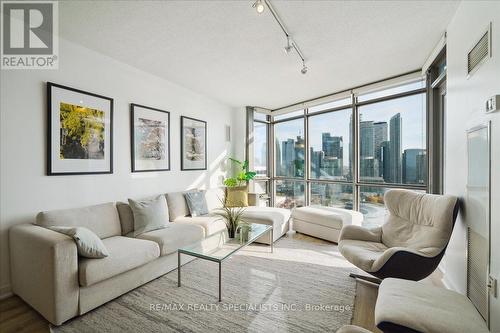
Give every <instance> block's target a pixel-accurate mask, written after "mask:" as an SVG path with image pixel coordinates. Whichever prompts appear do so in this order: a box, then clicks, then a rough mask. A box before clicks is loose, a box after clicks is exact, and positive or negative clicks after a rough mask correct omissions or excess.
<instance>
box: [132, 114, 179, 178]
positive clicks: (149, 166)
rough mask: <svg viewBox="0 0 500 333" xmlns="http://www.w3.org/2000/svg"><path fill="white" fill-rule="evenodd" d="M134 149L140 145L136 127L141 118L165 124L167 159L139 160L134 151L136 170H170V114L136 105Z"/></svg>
mask: <svg viewBox="0 0 500 333" xmlns="http://www.w3.org/2000/svg"><path fill="white" fill-rule="evenodd" d="M133 108H134V122H133V124H134V138H133V140H134V147H133V149H134V150H135V145H136V144H138V142H135V126H136V124H138V123H139V118H143V119H148V120H158V121H164V122H165V133H164V135H165V159H164V160H142V159H138V158H137V155H136V154H135V151H134V161H133V162H134V169H135V170H137V171H141V170H155V169H170V161H169V159H170V158H169V156H170V142H169V139H170V137H169V134H170V133H169V127H170V124H169V119H168V118H169V114H168V113H166V112H159V111H154V110H151V109H148V108H144V107H141V106H138V105H134V106H133Z"/></svg>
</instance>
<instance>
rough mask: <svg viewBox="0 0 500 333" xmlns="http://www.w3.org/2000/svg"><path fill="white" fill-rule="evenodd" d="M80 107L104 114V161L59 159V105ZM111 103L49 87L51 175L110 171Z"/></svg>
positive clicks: (98, 98)
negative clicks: (65, 104) (66, 104)
mask: <svg viewBox="0 0 500 333" xmlns="http://www.w3.org/2000/svg"><path fill="white" fill-rule="evenodd" d="M61 103H68V104H73V105H81V106H85V107H87V108H91V109H97V110H99V111H103V112H104V159H102V160H91V159H85V160H84V159H64V160H61V159H60V150H61V131H60V128H61V120H60V105H61ZM110 106H111V103H110V101H109V100H107V99H103V98H100V97H95V96H90V95H86V94H82V93H79V92H76V91H72V90H67V89H63V88H59V87H56V86H52V87H51V105H50V111H51V131H52V133H50V135H51V143H50V144H51V151H52V156H51V157H50V158H51V165H52V168H51V169H52V170H51V172H52V173H73V172H109V171H110V170H111V158H110V157H111V149H110V148H111V147H110V145H111V110H110Z"/></svg>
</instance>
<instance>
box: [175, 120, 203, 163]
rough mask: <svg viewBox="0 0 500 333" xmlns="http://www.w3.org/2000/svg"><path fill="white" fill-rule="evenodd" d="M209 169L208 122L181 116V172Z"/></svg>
mask: <svg viewBox="0 0 500 333" xmlns="http://www.w3.org/2000/svg"><path fill="white" fill-rule="evenodd" d="M206 169H207V122H206V121H203V120H199V119H194V118H189V117H184V116H181V170H206Z"/></svg>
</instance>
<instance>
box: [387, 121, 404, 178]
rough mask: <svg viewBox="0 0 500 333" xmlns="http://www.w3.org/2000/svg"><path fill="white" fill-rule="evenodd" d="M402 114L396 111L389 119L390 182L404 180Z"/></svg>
mask: <svg viewBox="0 0 500 333" xmlns="http://www.w3.org/2000/svg"><path fill="white" fill-rule="evenodd" d="M401 124H402V120H401V114H400V113H396V114H395V115H394V116H392V117H391V120H390V121H389V147H390V163H389V168H390V171H389V173H390V182H391V183H400V182H401V180H402V171H401V134H402V132H401V131H402V126H401Z"/></svg>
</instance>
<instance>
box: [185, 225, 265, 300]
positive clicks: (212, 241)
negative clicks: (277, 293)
mask: <svg viewBox="0 0 500 333" xmlns="http://www.w3.org/2000/svg"><path fill="white" fill-rule="evenodd" d="M250 225H251V226H252V230H251V231H250V232H249V234H248V240H247V241H244V242H240V239H239V235H237V236H236V237H235V238H229V237H228V234H227V230H224V231H221V232H218V233H215V234H213V235H210V236H208V237H207V238H205V239H203V240H201V241H199V242H197V243H194V244H191V245H188V246H185V247H182V248H180V249H179V250H178V252H177V274H178V275H177V278H178V286H179V287H180V286H181V254H186V255H189V256H193V257H197V258H200V259H205V260H209V261H213V262H216V263H218V264H219V302H220V301H221V300H222V285H221V277H222V262H223V261H224V260H226V259H227V258H229V257H230V256H231V255H233V254H234V253H236V252H238V251H239V250H241V249H242V248H244V247H245V246H247V245H248V244H250V243H253V242H254V241H255V240H257V239H258V238H259V237H261V236H263V235H264V234H266V233H268V234H269V243H270V245H271V253H272V252H273V236H274V235H273V227H272V226H270V225H265V224H257V223H250Z"/></svg>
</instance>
